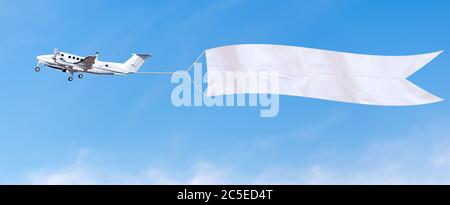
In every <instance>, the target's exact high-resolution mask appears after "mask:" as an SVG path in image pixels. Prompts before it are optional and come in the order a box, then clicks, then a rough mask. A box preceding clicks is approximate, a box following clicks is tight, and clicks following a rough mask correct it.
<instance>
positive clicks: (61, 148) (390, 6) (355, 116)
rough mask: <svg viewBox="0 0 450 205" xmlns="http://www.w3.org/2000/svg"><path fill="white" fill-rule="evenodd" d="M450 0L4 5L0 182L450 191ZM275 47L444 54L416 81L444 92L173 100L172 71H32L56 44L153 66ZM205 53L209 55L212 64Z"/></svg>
mask: <svg viewBox="0 0 450 205" xmlns="http://www.w3.org/2000/svg"><path fill="white" fill-rule="evenodd" d="M449 10H450V3H449V2H448V1H384V0H380V1H360V0H354V1H350V0H348V1H347V0H341V1H337V0H336V1H333V0H328V1H300V0H296V1H253V0H249V1H238V0H229V1H206V0H205V1H200V0H196V1H131V2H130V1H127V2H126V1H100V0H98V1H97V0H94V1H56V0H55V1H20V0H15V1H2V2H1V3H0V22H1V32H0V67H1V69H2V74H1V75H0V99H1V101H0V113H1V114H0V183H1V184H222V183H225V184H236V183H237V184H259V183H262V184H360V183H363V184H450V127H449V124H450V104H449V103H450V102H449V101H448V100H447V99H450V89H449V86H448V82H449V74H450V70H449V69H448V68H449V67H450V59H449V57H448V56H449V54H448V50H450V37H449V36H450V27H449V24H448V22H449V21H450V13H449V12H448V11H449ZM241 43H270V44H283V45H293V46H304V47H312V48H320V49H328V50H336V51H345V52H354V53H365V54H376V55H407V54H420V53H427V52H431V51H437V50H445V51H444V53H443V54H441V55H440V56H439V57H438V58H436V59H435V60H434V61H432V62H431V63H430V64H428V65H427V66H426V67H424V68H423V69H422V70H420V71H419V72H417V73H416V74H414V75H413V76H412V77H411V78H410V80H411V81H413V82H414V83H416V84H418V85H419V86H420V87H422V88H424V89H425V90H428V91H430V92H431V93H433V94H436V95H437V96H439V97H441V98H443V99H445V100H446V101H443V102H440V103H436V104H430V105H423V106H413V107H376V106H365V105H356V104H347V103H339V102H330V101H322V100H316V99H308V98H301V97H288V96H282V97H281V98H280V113H279V115H278V116H277V117H275V118H260V117H259V108H255V107H244V108H242V107H213V108H208V107H174V106H173V105H172V103H171V100H170V94H171V91H172V89H173V88H174V87H175V86H176V85H175V84H171V83H170V77H169V76H149V75H141V76H137V75H135V76H128V77H120V76H119V77H116V76H112V77H110V76H106V77H105V76H94V75H87V76H85V79H83V80H78V79H76V80H75V81H73V82H67V80H66V77H67V76H66V74H64V73H61V72H58V71H56V70H51V69H44V70H42V71H41V72H40V73H35V72H34V70H33V68H34V66H35V65H36V60H35V57H36V55H40V54H47V53H51V52H52V50H53V48H55V47H57V48H59V49H60V50H63V51H66V52H70V53H76V54H79V55H90V54H93V53H95V52H96V51H99V52H100V57H99V58H100V60H110V61H117V62H122V61H125V60H126V59H128V58H129V55H130V53H133V52H138V53H140V52H148V53H152V54H153V58H152V59H151V61H149V62H147V63H146V64H145V65H144V67H143V68H142V69H143V70H145V71H152V70H155V71H174V70H182V69H184V68H186V67H187V66H189V65H190V64H191V63H192V61H193V60H194V59H195V58H196V57H197V56H198V55H199V54H200V53H201V52H202V51H203V50H205V49H208V48H213V47H217V46H223V45H231V44H241ZM203 60H204V59H203Z"/></svg>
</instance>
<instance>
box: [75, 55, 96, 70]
mask: <svg viewBox="0 0 450 205" xmlns="http://www.w3.org/2000/svg"><path fill="white" fill-rule="evenodd" d="M96 58H97V55H95V56H88V57H86V58H84V59H83V60H81V61H80V62H78V63H75V64H77V65H79V66H80V67H82V68H83V69H84V70H90V69H92V65H94V63H95V59H96Z"/></svg>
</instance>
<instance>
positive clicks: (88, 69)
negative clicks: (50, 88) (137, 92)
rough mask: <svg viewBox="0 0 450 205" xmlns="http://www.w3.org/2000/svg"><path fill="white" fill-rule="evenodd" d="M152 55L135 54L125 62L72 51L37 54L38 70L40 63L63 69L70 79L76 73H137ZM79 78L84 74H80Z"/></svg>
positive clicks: (70, 79) (37, 69)
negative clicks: (101, 58) (82, 55)
mask: <svg viewBox="0 0 450 205" xmlns="http://www.w3.org/2000/svg"><path fill="white" fill-rule="evenodd" d="M149 56H150V55H145V54H133V56H132V57H131V58H130V59H129V60H127V61H126V62H125V63H114V62H104V61H99V60H97V55H95V56H88V57H81V56H77V55H73V54H70V53H64V52H56V53H55V54H49V55H39V56H37V57H36V58H37V60H38V66H37V67H36V69H35V70H36V72H38V71H39V70H40V67H39V65H40V64H44V65H46V66H47V67H50V68H54V69H58V70H61V71H63V72H65V73H67V74H69V81H72V80H73V77H72V75H73V74H74V73H91V74H98V75H128V74H132V73H136V72H137V71H138V69H139V68H140V67H141V66H142V64H143V63H144V62H145V60H146V59H147V58H148V57H149ZM78 77H79V78H82V77H83V75H82V74H79V75H78Z"/></svg>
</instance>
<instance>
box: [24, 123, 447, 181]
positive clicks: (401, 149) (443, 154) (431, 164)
mask: <svg viewBox="0 0 450 205" xmlns="http://www.w3.org/2000/svg"><path fill="white" fill-rule="evenodd" d="M431 130H439V131H437V132H436V131H435V132H433V131H431ZM354 154H355V156H353V157H349V159H346V160H342V156H338V155H336V156H327V159H321V160H319V161H313V162H311V163H309V164H307V163H306V164H295V163H292V164H274V165H272V166H266V167H262V168H260V169H259V170H256V171H249V170H248V169H246V168H243V167H236V165H232V164H224V163H222V162H221V161H211V160H209V161H208V160H198V161H195V162H193V163H191V165H188V167H184V168H183V167H178V166H175V167H177V168H176V169H175V168H171V169H168V168H167V167H166V168H163V167H158V166H156V167H155V166H154V167H150V168H148V169H144V170H137V171H136V172H133V173H137V174H131V173H120V171H114V170H112V171H110V170H108V171H105V170H99V168H98V166H95V167H97V168H94V166H90V165H89V164H88V163H86V159H87V158H88V157H90V155H89V152H88V151H86V149H81V150H80V151H79V154H78V157H77V158H76V160H75V161H74V162H73V163H70V164H68V165H66V166H63V167H62V168H59V169H53V170H51V169H41V170H37V171H33V172H32V173H30V174H29V177H28V179H29V183H32V184H450V136H449V135H448V132H446V131H445V129H435V127H434V128H426V129H423V130H422V131H420V133H419V134H418V132H416V130H413V131H411V133H408V134H406V135H405V137H401V138H395V139H393V140H389V139H386V138H383V139H382V140H381V141H373V142H370V143H368V144H366V145H365V146H364V147H363V148H362V149H361V150H360V151H358V152H355V153H354ZM332 162H333V163H332ZM335 162H338V163H335ZM100 169H101V168H100ZM99 173H101V174H99Z"/></svg>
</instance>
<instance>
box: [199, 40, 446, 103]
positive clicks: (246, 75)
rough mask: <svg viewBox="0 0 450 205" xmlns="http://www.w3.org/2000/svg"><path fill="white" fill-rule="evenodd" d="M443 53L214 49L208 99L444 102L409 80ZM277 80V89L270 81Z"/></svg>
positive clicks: (209, 53)
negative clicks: (257, 96)
mask: <svg viewBox="0 0 450 205" xmlns="http://www.w3.org/2000/svg"><path fill="white" fill-rule="evenodd" d="M440 53H442V51H438V52H433V53H427V54H421V55H409V56H376V55H365V54H353V53H345V52H336V51H327V50H321V49H312V48H303V47H294V46H280V45H260V44H247V45H234V46H225V47H219V48H213V49H208V50H206V62H207V69H208V75H207V79H208V88H207V95H208V96H214V95H227V94H239V93H272V94H282V95H293V96H303V97H311V98H318V99H325V100H334V101H341V102H349V103H359V104H370V105H386V106H406V105H420V104H427V103H433V102H439V101H441V100H442V99H441V98H439V97H436V96H434V95H432V94H430V93H428V92H426V91H425V90H423V89H421V88H419V87H417V86H416V85H414V84H413V83H411V82H409V81H408V80H407V79H406V78H407V77H409V76H410V75H412V74H413V73H415V72H416V71H417V70H419V69H420V68H422V67H423V66H425V65H426V64H428V63H429V62H430V61H431V60H433V59H434V58H435V57H437V56H438V55H439V54H440ZM261 73H266V74H267V73H268V74H270V75H265V76H262V75H261ZM274 76H275V77H276V78H277V80H276V81H274V82H276V85H275V83H273V82H269V81H271V80H272V79H273V78H274ZM230 78H231V79H230ZM218 82H219V83H218ZM262 85H264V86H262ZM267 85H270V86H267Z"/></svg>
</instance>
